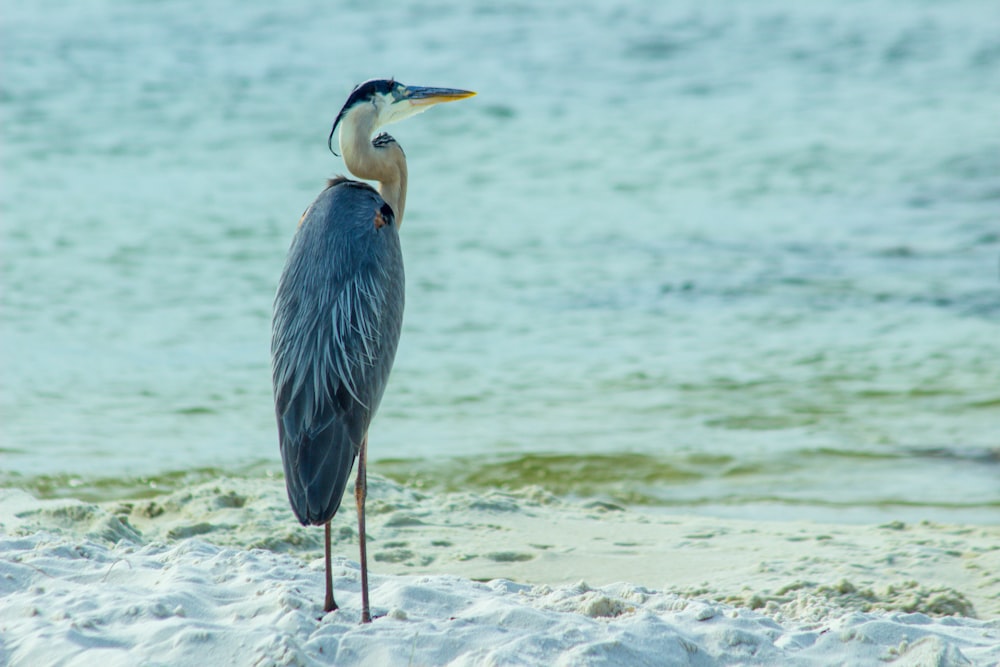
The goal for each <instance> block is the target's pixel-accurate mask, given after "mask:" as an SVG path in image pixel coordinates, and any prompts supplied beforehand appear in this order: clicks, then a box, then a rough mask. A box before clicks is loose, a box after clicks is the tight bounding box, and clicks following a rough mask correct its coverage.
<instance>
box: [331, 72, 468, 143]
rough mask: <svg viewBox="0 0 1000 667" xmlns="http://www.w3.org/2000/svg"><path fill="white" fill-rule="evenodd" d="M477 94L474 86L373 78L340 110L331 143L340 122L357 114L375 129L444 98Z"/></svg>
mask: <svg viewBox="0 0 1000 667" xmlns="http://www.w3.org/2000/svg"><path fill="white" fill-rule="evenodd" d="M473 95H475V93H474V92H472V91H470V90H458V89H455V88H428V87H425V86H405V85H403V84H401V83H399V82H398V81H395V80H393V79H371V80H370V81H365V82H364V83H362V84H360V85H359V86H357V87H356V88H355V89H354V90H353V91H351V94H350V96H349V97H348V98H347V102H345V103H344V108H343V109H341V110H340V113H339V114H337V119H336V120H335V121H334V122H333V128H332V129H331V130H330V137H329V139H327V145H328V146H329V147H330V150H331V151H332V150H333V135H334V134H335V133H336V132H337V126H339V125H340V124H341V123H342V122H345V121H347V119H348V118H349V117H355V118H356V119H357V120H358V121H361V120H365V121H367V122H368V123H370V124H371V131H372V132H374V131H375V130H377V129H378V128H380V127H382V126H384V125H388V124H389V123H395V122H396V121H400V120H403V119H404V118H409V117H410V116H414V115H416V114H418V113H420V112H421V111H426V110H427V109H429V108H430V107H432V106H434V105H435V104H440V103H441V102H454V101H455V100H462V99H465V98H466V97H472V96H473Z"/></svg>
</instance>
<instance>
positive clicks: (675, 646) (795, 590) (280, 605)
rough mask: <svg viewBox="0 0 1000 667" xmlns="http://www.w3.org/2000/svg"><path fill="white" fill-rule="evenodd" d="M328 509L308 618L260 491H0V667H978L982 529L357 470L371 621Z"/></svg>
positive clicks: (990, 552) (992, 532) (270, 498)
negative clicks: (90, 495)
mask: <svg viewBox="0 0 1000 667" xmlns="http://www.w3.org/2000/svg"><path fill="white" fill-rule="evenodd" d="M352 510H353V508H352V507H350V505H349V504H347V505H345V507H344V509H343V510H342V514H341V515H338V517H337V519H336V521H335V529H334V534H335V535H336V536H337V541H338V543H337V546H336V547H335V551H336V553H337V554H338V555H339V556H340V557H339V558H337V559H336V560H335V574H336V578H335V582H334V585H335V587H336V592H337V599H338V602H339V603H340V604H341V606H342V609H341V610H340V611H338V612H335V613H333V614H328V615H326V616H323V615H322V614H321V612H320V606H319V605H320V603H321V601H322V592H323V591H322V560H321V555H322V552H321V537H322V530H320V529H318V528H311V529H305V528H302V527H300V526H298V524H297V523H295V521H294V519H293V518H292V516H291V512H290V510H289V509H288V507H287V503H286V500H285V497H284V490H283V488H282V486H281V483H280V481H273V480H220V481H219V482H218V483H216V484H206V485H202V486H199V487H195V488H192V489H190V490H187V491H182V492H177V493H174V494H172V495H170V496H166V497H163V498H158V499H156V500H154V501H138V502H133V503H108V504H103V505H92V504H87V503H80V502H77V501H69V500H66V501H62V500H57V501H38V500H35V499H34V498H32V497H30V496H29V495H27V494H25V493H23V492H19V491H14V490H5V491H0V533H2V535H0V595H2V598H3V604H2V605H0V664H11V665H63V664H65V665H95V664H96V665H101V667H110V666H112V665H205V664H213V665H214V664H238V665H251V664H260V665H269V664H302V665H312V664H333V663H336V664H337V665H397V664H398V665H443V664H456V665H480V664H483V665H506V664H526V665H643V664H651V665H672V664H679V665H683V664H692V665H729V664H759V665H772V664H792V665H794V664H809V665H831V664H850V665H865V664H873V665H877V664H884V663H885V662H887V661H891V662H892V663H893V664H899V665H965V664H976V665H994V664H997V663H998V662H1000V528H995V527H983V526H975V527H955V526H939V525H929V524H921V525H916V526H904V525H901V524H892V525H887V526H882V527H874V526H851V525H818V524H808V523H767V522H749V521H727V520H718V519H708V518H704V517H678V516H668V515H662V514H658V513H651V512H640V511H636V510H621V509H619V508H615V507H614V506H607V505H602V504H600V503H592V504H589V505H587V504H574V503H568V502H563V501H560V500H558V499H556V498H553V497H551V496H549V495H547V494H545V493H543V492H540V491H534V492H526V493H520V494H502V493H490V494H485V495H475V494H447V495H446V494H441V495H424V494H421V493H418V492H415V491H412V490H410V489H406V488H404V487H400V486H398V485H396V484H393V483H391V482H388V481H386V480H383V479H378V478H376V479H373V480H372V484H371V489H370V500H369V526H370V527H369V531H370V535H369V539H370V542H369V544H370V558H371V562H370V565H371V569H372V573H373V574H372V581H371V583H372V603H373V606H374V609H373V611H374V612H375V613H376V614H378V615H380V618H376V620H375V622H374V623H372V624H371V625H369V626H361V625H359V624H358V622H357V621H358V616H359V613H360V605H359V583H358V570H357V564H356V563H355V561H354V560H353V559H354V558H356V531H355V527H354V521H353V511H352ZM477 579H480V580H487V581H485V583H479V582H477V581H476V580H477ZM583 582H587V583H583ZM621 582H629V583H621Z"/></svg>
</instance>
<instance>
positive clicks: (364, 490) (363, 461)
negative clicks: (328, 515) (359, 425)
mask: <svg viewBox="0 0 1000 667" xmlns="http://www.w3.org/2000/svg"><path fill="white" fill-rule="evenodd" d="M367 463H368V436H367V435H365V439H364V440H362V441H361V451H360V452H359V453H358V478H357V482H355V484H354V500H355V501H357V504H358V544H359V545H360V546H361V622H362V623H371V622H372V615H371V611H370V608H369V606H368V550H367V549H366V548H365V496H367V495H368V470H367V468H368V465H367Z"/></svg>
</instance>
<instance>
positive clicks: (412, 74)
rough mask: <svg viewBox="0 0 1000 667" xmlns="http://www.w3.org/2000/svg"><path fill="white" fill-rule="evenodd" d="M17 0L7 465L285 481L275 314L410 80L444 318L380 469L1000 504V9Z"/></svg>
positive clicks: (557, 485) (853, 499)
mask: <svg viewBox="0 0 1000 667" xmlns="http://www.w3.org/2000/svg"><path fill="white" fill-rule="evenodd" d="M338 5H339V6H338V7H337V8H336V9H334V8H332V7H331V6H330V5H328V4H326V3H319V2H312V3H310V2H298V3H286V4H285V5H283V6H282V8H281V9H277V8H274V7H273V4H272V3H265V2H238V3H237V2H230V3H223V2H220V3H212V4H210V5H205V4H204V3H195V2H183V1H176V2H163V3H131V4H129V3H118V2H101V1H98V0H93V1H90V2H72V3H70V2H56V1H51V2H37V3H21V4H19V5H17V6H12V7H7V8H5V10H4V15H3V17H2V22H3V23H2V25H3V28H2V30H3V34H2V39H0V56H2V74H0V113H2V116H0V119H2V133H3V134H2V155H0V160H2V183H0V216H2V223H0V224H2V236H0V238H2V246H0V248H2V276H3V278H2V301H0V307H2V309H0V345H2V348H0V355H2V356H0V361H2V377H3V379H2V397H0V410H2V413H0V415H2V443H0V461H2V463H0V467H2V469H3V471H4V472H3V475H2V483H4V484H6V485H16V486H23V487H26V488H29V489H32V490H34V491H35V492H36V493H39V494H42V495H77V496H79V497H88V498H101V497H114V496H120V495H141V494H149V493H155V492H158V491H159V490H163V489H167V488H173V487H175V486H177V485H181V484H185V483H188V482H190V481H192V480H197V479H203V478H211V477H212V476H215V475H219V474H229V475H251V476H254V475H274V474H275V471H277V470H278V469H279V464H278V460H279V459H278V452H277V444H276V434H275V427H274V424H273V412H272V405H271V389H270V384H269V383H270V378H269V365H268V347H269V326H270V307H271V299H272V296H273V293H274V288H275V284H276V281H277V277H278V275H279V273H280V270H281V267H282V264H283V261H284V254H285V251H286V250H287V247H288V243H289V241H290V239H291V235H292V233H293V230H294V225H295V222H296V221H297V219H298V217H299V215H300V213H301V212H302V210H303V209H304V208H305V207H306V205H307V204H308V203H309V202H310V201H311V200H312V198H313V197H314V196H315V195H316V194H317V192H318V191H319V189H320V188H321V186H322V184H323V182H324V179H325V178H326V177H328V176H331V175H333V174H335V173H338V172H341V171H343V166H342V164H341V163H340V161H339V160H338V159H337V158H335V157H333V156H331V155H330V154H329V153H328V152H326V148H325V139H326V134H327V132H328V129H329V126H330V124H331V122H332V120H333V117H334V115H335V114H336V112H337V110H339V108H340V106H341V104H342V102H343V100H344V99H345V98H346V95H347V93H348V92H349V91H350V89H351V87H352V86H353V84H355V83H357V82H359V81H362V80H364V79H366V78H370V77H373V76H396V77H397V78H399V79H400V80H402V81H404V82H406V83H414V84H421V85H440V86H452V87H459V88H470V89H473V90H477V91H478V92H479V96H478V97H476V98H474V99H472V100H469V101H464V102H461V103H457V104H452V105H447V106H444V107H441V108H438V109H434V110H432V111H431V112H429V113H427V114H424V115H422V116H420V117H419V118H417V119H414V120H410V121H407V122H405V123H402V124H400V125H396V126H393V127H392V128H390V129H391V131H392V133H393V134H394V135H395V136H396V137H397V138H398V139H399V141H400V142H401V143H402V145H403V146H404V147H405V148H406V151H407V155H408V156H409V162H410V188H411V190H410V194H409V198H408V206H407V220H406V223H405V224H404V226H403V230H402V236H403V244H404V253H405V257H406V267H407V313H406V321H405V324H404V331H403V340H402V343H401V345H400V349H399V354H398V357H397V361H396V367H395V370H394V372H393V377H392V379H391V382H390V387H389V390H388V391H387V393H386V397H385V399H384V401H383V406H382V410H381V413H380V414H379V416H378V419H377V421H376V424H375V425H374V427H373V430H372V433H371V457H372V460H373V464H372V469H373V470H374V471H376V472H379V471H381V472H384V473H389V474H392V475H393V476H396V477H398V478H402V479H407V480H410V481H411V482H412V483H415V484H423V485H427V486H431V487H438V488H462V487H468V486H472V487H476V486H493V485H500V486H520V485H522V484H527V483H538V484H542V485H543V486H546V487H548V488H551V489H553V490H555V491H557V492H560V493H568V494H577V495H593V496H600V497H610V498H612V499H616V500H619V501H621V502H630V503H643V504H652V505H661V506H664V507H666V508H669V509H672V510H681V511H696V512H706V513H713V514H726V515H733V516H749V517H766V518H789V517H805V518H816V519H833V520H845V521H871V520H881V519H882V518H884V517H885V516H892V517H904V518H908V519H914V520H915V519H920V518H932V519H937V520H949V521H973V522H995V521H997V519H998V517H1000V366H998V364H997V360H998V358H1000V276H998V271H1000V122H998V121H997V118H1000V8H998V7H997V5H996V3H995V2H990V1H986V0H984V1H982V2H979V1H976V0H964V1H960V2H955V3H948V4H947V6H944V5H941V6H939V5H937V4H933V3H924V2H902V1H889V0H885V1H883V2H878V3H843V2H834V1H833V0H830V1H829V2H814V3H805V4H804V3H784V2H761V3H753V5H752V6H746V5H744V4H740V3H716V4H715V5H712V6H710V7H706V6H704V5H703V4H702V3H694V2H675V3H661V2H655V1H653V0H650V1H648V2H634V3H622V4H621V5H620V6H613V5H612V4H611V3H603V2H597V1H596V0H594V1H592V2H583V3H581V2H577V1H574V2H553V3H545V4H544V6H535V3H525V4H522V5H510V6H507V7H504V8H497V7H494V6H491V5H489V4H487V3H463V2H458V1H457V0H455V1H451V2H447V1H444V2H437V3H430V2H421V1H419V0H409V1H408V2H405V3H395V4H394V5H393V9H392V10H391V11H390V10H380V11H376V10H373V9H371V8H370V7H369V6H368V5H367V4H366V3H361V2H355V3H338Z"/></svg>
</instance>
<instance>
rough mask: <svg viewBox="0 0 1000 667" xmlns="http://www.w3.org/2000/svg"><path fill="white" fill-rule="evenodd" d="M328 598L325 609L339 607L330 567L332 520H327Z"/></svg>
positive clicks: (329, 609) (324, 605) (324, 603)
mask: <svg viewBox="0 0 1000 667" xmlns="http://www.w3.org/2000/svg"><path fill="white" fill-rule="evenodd" d="M325 560H326V600H325V601H324V602H323V611H333V610H334V609H336V608H337V603H336V602H334V601H333V572H332V571H331V570H332V568H331V567H330V522H329V521H327V522H326V557H325Z"/></svg>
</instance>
